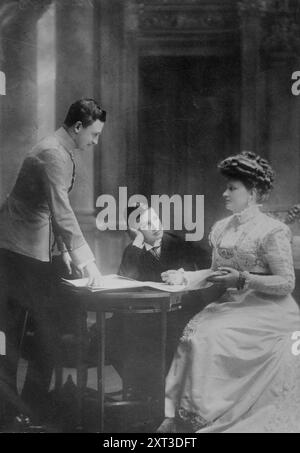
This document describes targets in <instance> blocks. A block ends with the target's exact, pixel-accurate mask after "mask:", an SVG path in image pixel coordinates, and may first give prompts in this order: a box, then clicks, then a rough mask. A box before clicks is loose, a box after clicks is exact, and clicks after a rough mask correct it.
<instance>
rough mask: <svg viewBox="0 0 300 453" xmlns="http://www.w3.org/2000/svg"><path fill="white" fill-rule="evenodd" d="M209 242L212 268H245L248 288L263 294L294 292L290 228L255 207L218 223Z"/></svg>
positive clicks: (281, 294)
mask: <svg viewBox="0 0 300 453" xmlns="http://www.w3.org/2000/svg"><path fill="white" fill-rule="evenodd" d="M210 242H211V245H212V248H213V254H212V269H213V270H216V269H217V268H218V267H220V266H225V267H231V268H234V269H237V270H239V271H246V275H247V280H248V288H249V289H253V290H256V291H260V292H263V293H266V294H272V295H279V296H284V295H287V294H290V293H291V292H292V291H293V289H294V285H295V274H294V266H293V258H292V250H291V234H290V230H289V228H288V227H287V226H286V225H285V224H283V223H282V222H280V221H278V220H276V219H273V218H272V217H270V216H268V215H266V214H264V213H262V212H261V211H260V209H259V207H258V206H253V207H251V208H248V209H246V210H244V211H243V212H242V213H240V214H234V215H232V216H230V217H227V218H226V219H223V220H221V221H219V222H217V223H216V224H215V226H214V227H213V229H212V232H211V235H210ZM187 274H189V275H188V281H193V282H195V280H196V278H197V277H196V275H194V276H191V273H187ZM194 274H197V272H195V273H194Z"/></svg>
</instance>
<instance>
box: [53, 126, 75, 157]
mask: <svg viewBox="0 0 300 453" xmlns="http://www.w3.org/2000/svg"><path fill="white" fill-rule="evenodd" d="M55 135H56V136H57V138H58V140H59V142H60V143H61V144H62V146H63V147H64V148H65V149H66V150H67V151H68V152H69V153H70V154H71V156H72V157H74V151H75V149H77V145H76V143H75V141H74V140H73V138H72V137H71V135H70V134H69V133H68V132H67V130H66V129H65V128H64V127H63V126H62V127H60V128H59V129H57V131H56V132H55Z"/></svg>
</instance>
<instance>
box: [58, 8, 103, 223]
mask: <svg viewBox="0 0 300 453" xmlns="http://www.w3.org/2000/svg"><path fill="white" fill-rule="evenodd" d="M95 3H96V2H95ZM94 14H95V8H94V2H93V1H75V0H64V1H63V2H61V1H60V0H57V2H56V121H57V127H60V126H61V125H62V123H63V121H64V118H65V115H66V113H67V110H68V108H69V106H70V105H71V104H72V102H74V101H75V100H77V99H80V98H83V97H90V98H93V97H94V64H93V62H94ZM100 140H101V139H100ZM96 152H98V150H96ZM76 159H77V162H76V163H77V172H76V174H77V176H76V178H77V180H76V184H75V186H74V190H73V191H72V193H71V197H70V198H71V201H72V205H73V207H74V209H75V211H76V212H77V214H78V215H80V216H81V217H84V218H86V217H89V216H91V215H92V214H93V211H94V154H93V152H90V153H89V152H87V153H85V154H84V155H83V154H81V153H78V154H77V155H76Z"/></svg>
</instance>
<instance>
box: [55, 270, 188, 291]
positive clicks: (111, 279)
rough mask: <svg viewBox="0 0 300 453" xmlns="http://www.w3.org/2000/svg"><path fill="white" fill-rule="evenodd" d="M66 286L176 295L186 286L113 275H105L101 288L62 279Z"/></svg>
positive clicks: (92, 289) (94, 289)
mask: <svg viewBox="0 0 300 453" xmlns="http://www.w3.org/2000/svg"><path fill="white" fill-rule="evenodd" d="M62 280H63V281H64V282H65V283H66V284H68V285H70V286H73V287H75V288H87V289H88V290H89V291H91V292H99V291H109V290H121V289H132V288H153V289H158V290H160V291H166V292H170V293H176V292H179V291H184V290H185V289H186V288H185V285H167V284H166V283H157V282H140V281H138V280H133V279H130V278H126V277H121V276H120V275H116V274H112V275H105V276H103V278H102V283H103V284H102V286H101V287H99V288H98V287H89V286H87V284H88V279H87V278H79V279H76V280H67V279H64V278H63V279H62Z"/></svg>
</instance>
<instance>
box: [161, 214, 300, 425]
mask: <svg viewBox="0 0 300 453" xmlns="http://www.w3.org/2000/svg"><path fill="white" fill-rule="evenodd" d="M211 243H212V246H213V260H212V268H213V269H216V268H217V267H219V266H228V267H232V268H235V269H238V270H241V271H248V272H250V273H251V275H250V276H249V282H248V283H249V285H248V288H247V289H245V290H242V291H238V290H236V289H228V290H227V291H226V292H225V294H224V295H223V296H222V297H221V299H219V300H218V301H216V302H215V303H211V304H210V305H208V306H207V307H206V308H205V309H204V310H203V311H201V312H200V313H199V314H197V315H196V316H195V317H194V318H193V319H192V320H191V321H190V322H189V323H188V325H187V326H186V328H185V329H184V332H183V335H182V338H181V340H180V342H179V346H178V349H177V352H176V354H175V357H174V360H173V363H172V366H171V368H170V371H169V374H168V376H167V380H166V403H165V408H166V417H174V416H179V418H180V419H182V420H185V421H187V422H188V423H189V426H191V427H192V431H199V432H247V431H248V432H300V345H299V344H298V345H297V343H296V341H297V338H298V339H300V315H299V308H298V306H297V304H296V302H295V301H294V299H293V298H292V296H291V292H292V291H293V289H294V280H295V277H294V268H293V260H292V253H291V246H290V232H289V229H288V227H287V226H286V225H284V224H283V223H281V222H279V221H278V220H275V219H273V218H271V217H269V216H267V215H265V214H263V213H262V212H261V211H260V210H259V208H258V207H257V206H255V207H251V208H248V209H246V210H245V211H243V212H242V213H241V214H235V215H232V216H230V217H229V218H226V219H224V220H221V221H220V222H218V223H217V224H216V225H215V226H214V228H213V230H212V233H211ZM186 274H187V279H188V281H189V285H190V287H195V288H196V287H197V272H190V273H186ZM297 332H299V337H298V336H297ZM299 343H300V342H299ZM298 354H299V355H298Z"/></svg>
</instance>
